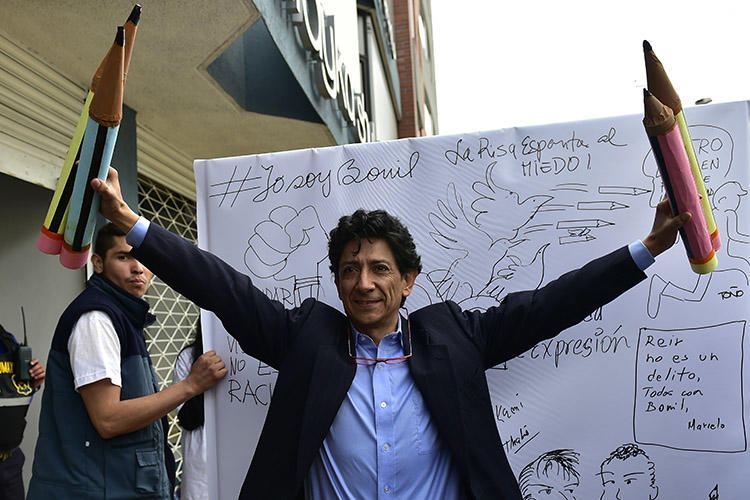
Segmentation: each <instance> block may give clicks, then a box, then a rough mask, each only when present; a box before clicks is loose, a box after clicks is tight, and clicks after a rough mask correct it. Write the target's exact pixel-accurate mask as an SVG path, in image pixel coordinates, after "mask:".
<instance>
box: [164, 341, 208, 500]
mask: <svg viewBox="0 0 750 500" xmlns="http://www.w3.org/2000/svg"><path fill="white" fill-rule="evenodd" d="M192 367H193V347H188V348H187V349H183V350H182V351H181V352H180V354H178V355H177V360H176V361H175V364H174V374H173V375H172V383H174V384H176V383H177V382H179V381H180V380H183V379H185V378H186V377H187V376H188V375H189V374H190V369H191V368H192ZM180 408H182V405H180V406H178V407H177V411H180ZM205 429H206V426H205V425H201V426H200V427H198V428H197V429H195V430H192V431H187V430H185V429H182V482H181V483H180V484H181V486H180V499H181V500H208V475H207V473H206V439H205V437H206V436H205V434H206V431H205Z"/></svg>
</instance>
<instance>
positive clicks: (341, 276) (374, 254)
mask: <svg viewBox="0 0 750 500" xmlns="http://www.w3.org/2000/svg"><path fill="white" fill-rule="evenodd" d="M416 277H417V271H416V270H412V271H406V272H404V273H402V272H401V271H400V270H399V268H398V265H397V264H396V259H395V257H394V256H393V252H392V251H391V248H390V247H389V246H388V244H387V243H386V242H385V241H384V240H382V239H379V238H373V239H369V240H368V239H362V241H361V242H359V243H358V242H356V241H350V242H349V243H347V245H346V246H345V247H344V252H343V253H342V254H341V259H340V261H339V271H338V275H337V276H336V288H337V289H338V293H339V298H340V299H341V302H343V304H344V310H345V311H346V315H347V316H348V317H349V319H350V320H351V322H352V324H353V325H354V327H355V328H356V329H357V330H358V331H359V332H361V333H364V334H366V335H369V336H370V337H371V338H373V340H375V341H376V342H378V341H379V340H380V339H382V338H383V337H385V336H386V335H388V334H389V333H391V332H393V331H394V330H395V329H396V326H397V324H398V310H399V308H400V307H401V299H402V298H403V297H406V296H408V295H409V294H410V293H411V290H412V287H413V286H414V280H415V279H416Z"/></svg>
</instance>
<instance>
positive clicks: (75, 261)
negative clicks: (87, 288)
mask: <svg viewBox="0 0 750 500" xmlns="http://www.w3.org/2000/svg"><path fill="white" fill-rule="evenodd" d="M88 260H89V250H88V248H87V249H86V250H81V251H80V252H74V251H73V250H69V249H68V248H66V247H65V246H63V247H62V250H61V251H60V263H61V264H62V265H63V266H65V267H67V268H68V269H80V268H82V267H83V266H85V265H86V261H88Z"/></svg>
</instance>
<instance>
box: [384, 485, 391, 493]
mask: <svg viewBox="0 0 750 500" xmlns="http://www.w3.org/2000/svg"><path fill="white" fill-rule="evenodd" d="M383 491H385V492H386V493H390V492H391V487H390V486H386V487H385V488H383Z"/></svg>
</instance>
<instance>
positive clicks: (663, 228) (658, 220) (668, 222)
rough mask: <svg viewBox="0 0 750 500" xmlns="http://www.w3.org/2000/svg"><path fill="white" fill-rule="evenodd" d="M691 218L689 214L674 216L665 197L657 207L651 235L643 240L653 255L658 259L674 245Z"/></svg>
mask: <svg viewBox="0 0 750 500" xmlns="http://www.w3.org/2000/svg"><path fill="white" fill-rule="evenodd" d="M690 217H691V215H690V213H689V212H684V213H681V214H679V215H674V216H673V215H672V208H671V207H670V205H669V200H667V198H666V196H665V197H664V199H663V200H661V202H659V204H658V205H657V206H656V215H655V216H654V226H653V227H652V228H651V233H650V234H649V235H648V236H646V238H645V239H644V240H643V244H644V245H646V248H648V251H649V252H651V255H653V256H654V257H656V256H657V255H659V254H660V253H662V252H663V251H665V250H667V249H668V248H670V247H671V246H672V245H674V244H675V242H676V241H677V231H678V230H679V229H680V228H681V227H682V226H684V225H685V224H686V223H687V222H688V221H689V220H690Z"/></svg>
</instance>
